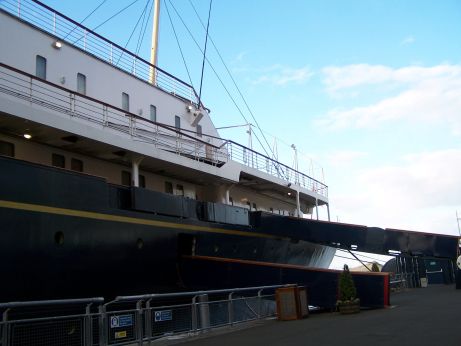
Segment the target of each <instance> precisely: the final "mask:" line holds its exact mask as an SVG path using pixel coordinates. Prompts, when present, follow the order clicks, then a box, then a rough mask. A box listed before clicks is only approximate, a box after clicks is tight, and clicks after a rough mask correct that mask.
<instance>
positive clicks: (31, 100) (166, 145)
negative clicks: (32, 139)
mask: <svg viewBox="0 0 461 346" xmlns="http://www.w3.org/2000/svg"><path fill="white" fill-rule="evenodd" d="M0 92H2V93H4V94H6V95H9V96H12V97H15V98H17V99H21V100H22V101H23V102H25V103H27V104H35V105H37V106H39V107H43V108H47V109H51V110H53V111H55V112H56V114H59V115H63V116H65V117H66V119H71V120H72V121H75V122H81V123H85V124H88V123H90V124H92V125H93V126H94V127H96V128H101V127H102V128H103V129H105V130H108V131H114V132H115V133H118V134H122V135H125V136H127V137H130V138H132V139H133V140H136V141H142V142H145V143H148V144H151V145H153V146H154V147H155V148H158V149H161V150H165V151H168V152H171V153H175V154H177V155H181V156H184V157H187V158H189V159H194V160H198V161H203V162H206V163H208V164H211V165H221V164H223V163H225V162H226V161H225V160H227V153H226V152H225V148H222V147H221V146H220V144H221V142H222V140H220V139H215V138H206V137H202V138H201V137H200V136H198V134H195V133H185V132H184V131H182V130H181V129H178V128H176V127H174V126H168V125H165V124H161V123H157V122H153V121H150V120H149V119H146V118H142V117H140V116H138V115H136V114H133V113H131V112H129V111H128V110H124V109H121V108H118V107H115V106H112V105H110V104H107V103H105V102H102V101H100V100H96V99H94V98H91V97H89V96H86V95H83V94H79V93H77V92H75V91H72V90H69V89H67V88H64V87H62V86H60V85H57V84H54V83H51V82H49V81H46V80H43V79H40V78H38V77H36V76H33V75H31V74H28V73H26V72H23V71H20V70H18V69H15V68H13V67H11V66H7V65H5V64H3V63H0ZM223 160H224V161H223Z"/></svg>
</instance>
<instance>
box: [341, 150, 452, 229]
mask: <svg viewBox="0 0 461 346" xmlns="http://www.w3.org/2000/svg"><path fill="white" fill-rule="evenodd" d="M460 176H461V149H449V150H441V151H434V152H425V153H420V154H413V155H407V156H404V157H402V158H401V160H400V162H399V164H398V165H392V166H390V165H389V166H382V167H377V168H372V169H367V170H364V171H362V172H361V173H359V174H357V175H356V176H354V177H353V176H351V177H350V178H351V180H352V181H350V186H354V190H355V191H354V192H350V191H347V192H344V194H343V195H342V196H341V195H336V196H333V197H332V199H333V201H332V206H334V207H335V208H337V211H335V212H334V213H333V215H335V213H337V214H339V215H340V219H341V221H343V222H352V223H354V222H355V223H360V224H367V225H369V226H371V225H375V226H380V227H388V228H391V227H394V228H399V229H411V230H415V231H425V232H434V233H448V234H456V232H457V230H456V219H455V216H454V215H455V210H456V208H459V207H461V204H460V203H461V202H460V197H459V196H461V184H459V177H460ZM345 189H346V190H347V188H345Z"/></svg>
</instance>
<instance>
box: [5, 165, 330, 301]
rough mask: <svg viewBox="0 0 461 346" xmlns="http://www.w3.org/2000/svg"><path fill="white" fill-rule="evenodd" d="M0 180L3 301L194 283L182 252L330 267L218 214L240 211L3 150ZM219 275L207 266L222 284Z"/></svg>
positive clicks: (310, 250) (321, 257)
mask: <svg viewBox="0 0 461 346" xmlns="http://www.w3.org/2000/svg"><path fill="white" fill-rule="evenodd" d="M0 186H1V189H0V218H1V225H2V226H1V232H0V277H1V278H2V285H0V301H11V300H31V299H56V298H76V297H85V296H104V297H113V296H116V295H126V294H140V293H146V292H162V291H172V290H182V289H190V288H193V287H192V286H195V285H196V282H195V280H194V281H191V280H184V279H183V277H185V276H187V277H188V278H190V277H194V273H191V272H187V273H184V270H189V269H185V268H188V267H184V266H182V265H181V263H182V262H181V261H182V259H183V258H185V257H188V256H194V255H201V256H214V257H219V258H232V259H244V260H252V261H262V262H274V263H291V264H300V265H311V264H312V263H314V262H312V261H313V260H314V261H315V263H316V264H317V265H318V264H319V263H322V261H323V262H324V266H328V264H329V262H330V261H331V258H332V257H333V254H334V250H333V249H329V248H326V247H323V246H321V245H315V244H312V243H308V242H304V241H296V242H294V241H291V240H290V239H287V238H280V237H274V236H271V235H266V234H264V233H261V232H260V231H258V230H256V229H254V228H253V227H252V225H251V223H250V222H249V221H248V224H247V225H245V224H243V223H244V222H242V219H241V218H240V219H238V220H237V221H236V222H237V223H238V224H235V223H234V224H232V223H226V222H216V220H217V219H219V220H222V221H228V222H231V221H232V220H234V219H235V215H231V216H219V215H218V214H219V213H218V209H219V208H221V207H219V206H215V211H214V213H213V214H210V212H209V210H210V206H207V205H203V204H201V203H200V202H196V201H191V200H186V199H184V198H182V197H173V196H169V195H164V194H159V193H155V194H152V192H148V193H147V195H146V193H145V191H146V190H144V191H143V190H142V189H136V188H131V189H130V188H126V187H120V186H112V185H110V184H107V183H106V181H105V180H104V179H101V178H98V177H92V176H88V175H84V174H79V173H74V172H69V171H65V170H61V169H55V168H50V167H45V166H40V165H35V164H31V163H27V162H23V161H18V160H14V159H9V158H0ZM139 193H140V194H139ZM155 204H158V205H159V209H156V208H155V207H152V210H151V211H148V209H149V208H151V207H150V206H152V205H155ZM160 206H161V208H160ZM165 206H170V207H171V208H170V209H168V208H167V209H165ZM175 206H176V207H175ZM178 206H182V207H178ZM162 208H163V209H162ZM140 210H142V211H140ZM159 210H160V211H163V213H162V214H163V215H161V214H159V213H158V211H159ZM165 210H166V211H169V214H170V215H166V213H165ZM233 211H234V212H235V211H236V210H235V208H234V209H233ZM237 212H238V210H237ZM175 214H176V215H175ZM223 215H227V214H225V213H224V214H223ZM226 217H228V218H229V220H227V219H226ZM207 219H211V220H213V221H207ZM197 274H199V273H197ZM220 274H221V273H220V272H216V273H208V275H209V276H210V278H212V279H211V280H212V281H214V282H215V284H216V285H218V283H220V282H222V277H221V276H220ZM200 275H203V273H200ZM261 275H264V273H263V272H261ZM271 275H272V274H271ZM265 280H266V281H269V282H270V281H274V282H275V281H278V280H277V278H275V277H274V278H271V277H267V278H265ZM208 281H209V280H207V282H208ZM244 281H245V280H243V281H242V279H239V281H238V282H235V284H234V283H232V282H228V285H230V286H233V285H242V284H244V283H245V282H244ZM210 286H212V285H211V284H210Z"/></svg>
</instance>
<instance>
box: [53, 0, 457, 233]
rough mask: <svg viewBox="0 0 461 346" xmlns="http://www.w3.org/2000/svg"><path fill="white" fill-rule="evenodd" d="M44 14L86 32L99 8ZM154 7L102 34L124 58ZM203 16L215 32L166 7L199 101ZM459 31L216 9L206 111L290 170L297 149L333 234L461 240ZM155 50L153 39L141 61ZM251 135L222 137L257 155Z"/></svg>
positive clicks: (381, 9) (384, 0)
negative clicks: (354, 231)
mask: <svg viewBox="0 0 461 346" xmlns="http://www.w3.org/2000/svg"><path fill="white" fill-rule="evenodd" d="M44 2H45V3H46V4H48V5H50V6H52V7H54V8H56V9H57V10H58V11H61V12H63V13H64V14H66V15H68V16H70V17H72V18H74V19H76V20H78V21H81V20H82V19H84V18H85V17H86V16H87V15H88V14H89V13H90V12H91V10H93V9H94V8H95V7H96V6H97V4H99V3H100V2H99V1H94V0H92V1H89V0H81V1H78V2H77V1H70V0H68V1H58V0H44ZM129 3H130V1H128V0H127V1H125V0H124V1H122V0H106V2H105V3H104V4H103V5H102V6H101V7H100V8H99V9H98V10H97V11H96V12H95V13H94V14H93V15H92V16H91V17H90V18H88V19H87V20H86V21H85V22H84V23H83V24H84V25H87V26H88V27H90V28H94V27H96V26H97V25H99V24H101V23H102V22H103V21H104V20H105V19H107V18H108V17H110V16H111V15H113V14H114V13H116V12H117V11H118V10H119V9H121V8H123V7H124V6H126V5H128V4H129ZM145 4H146V0H138V2H136V3H135V4H133V6H131V7H130V8H129V9H128V10H127V11H126V12H123V14H121V15H120V16H117V17H116V18H114V19H113V20H111V21H110V22H108V23H106V24H104V25H103V26H101V27H100V28H98V30H97V32H98V33H101V34H103V35H105V36H107V37H108V38H109V39H111V40H113V41H115V42H117V43H119V44H120V45H122V46H125V44H126V43H127V41H128V38H129V36H130V33H131V31H132V30H133V28H134V26H135V24H136V21H137V20H138V18H139V16H140V14H141V12H142V10H143V8H144V7H145ZM194 8H195V10H196V11H197V13H198V14H199V16H200V18H201V20H202V22H204V23H205V24H206V19H207V16H208V9H209V1H205V0H187V1H186V0H165V1H164V2H163V3H162V6H161V20H160V39H159V42H160V48H159V61H158V65H159V66H160V67H161V68H163V69H164V70H166V71H168V72H170V73H172V74H174V75H176V76H178V77H180V78H181V79H183V80H185V81H186V82H189V81H191V83H192V84H193V85H194V87H195V88H196V90H198V89H199V86H200V74H201V66H202V60H201V59H202V53H201V52H200V50H199V49H198V48H197V46H196V43H195V42H194V40H196V41H197V43H198V45H199V46H200V47H201V48H203V45H204V41H205V32H204V29H203V27H202V25H201V23H200V21H199V20H198V17H197V15H196V14H195V11H194ZM168 12H169V13H170V16H171V21H172V22H173V23H174V27H175V31H176V34H177V36H178V37H179V41H180V43H181V48H182V51H183V54H184V57H185V59H186V61H187V65H188V69H189V70H190V75H191V79H189V77H188V75H187V72H186V68H185V67H184V64H183V61H182V59H181V54H180V51H179V49H178V44H177V42H176V39H175V33H174V31H173V30H172V25H171V23H170V19H169V17H168ZM178 14H179V15H180V16H181V18H182V20H183V21H184V22H185V23H186V24H187V27H188V29H189V30H190V31H191V33H192V36H193V37H194V38H192V37H191V36H190V35H189V33H188V31H187V29H185V27H184V25H183V24H182V22H181V19H179V16H178ZM460 18H461V2H460V1H457V0H444V1H427V0H411V1H410V0H398V1H397V0H349V1H344V0H309V1H307V0H305V1H304V0H291V1H284V2H280V1H275V0H264V1H263V0H253V1H248V0H234V1H224V0H214V1H213V3H212V8H211V18H210V31H209V32H210V37H211V39H212V41H213V43H214V44H215V45H216V47H217V48H218V51H219V54H220V56H221V57H222V60H223V61H224V62H225V64H226V67H225V66H223V64H222V63H221V58H220V56H219V55H218V53H217V51H216V50H215V49H214V47H213V44H211V42H210V41H209V42H208V48H207V56H208V60H209V62H210V63H211V65H212V67H211V66H210V65H209V64H206V65H205V71H204V80H203V87H202V99H203V102H204V104H205V105H206V106H207V107H208V108H210V109H211V117H212V119H213V121H214V122H215V124H216V126H217V127H223V126H234V125H244V124H246V123H247V122H251V123H252V124H256V122H257V123H258V124H259V125H260V127H261V128H262V130H263V131H264V135H265V137H266V140H267V142H268V143H269V144H270V146H271V147H272V149H273V148H275V146H276V148H277V152H278V159H279V160H280V161H282V162H284V163H286V164H288V165H293V157H294V155H293V150H292V149H290V145H291V144H295V145H296V148H297V149H298V159H299V167H300V169H301V170H303V171H305V172H307V173H308V174H309V175H313V176H314V177H316V178H318V179H324V180H325V182H326V184H327V185H328V186H329V202H330V212H331V218H332V221H340V222H346V223H356V224H363V225H368V226H377V227H383V228H398V229H407V230H414V231H422V232H432V233H444V234H451V235H458V226H457V220H456V211H457V210H458V211H459V212H460V213H461V201H460V199H461V184H460V182H459V180H460V177H461V146H460V141H461V40H460V37H461V20H460ZM148 30H150V24H149V25H148ZM138 32H139V30H138V31H136V32H135V34H134V35H133V38H132V40H131V42H130V43H129V44H128V45H127V47H128V49H130V50H135V49H136V43H137V39H138V36H139V33H138ZM149 49H150V33H149V32H148V33H146V35H145V39H144V41H143V44H142V48H141V50H140V55H141V56H143V57H145V58H147V59H148V58H149V55H148V54H149ZM226 68H227V69H228V70H229V71H230V72H231V74H232V78H233V79H234V80H235V81H236V83H237V85H238V88H239V89H238V90H237V89H236V87H235V86H234V85H233V82H232V79H231V78H230V77H229V74H227V72H226ZM213 70H215V71H216V72H217V75H218V76H219V79H218V77H216V75H215V73H214V72H213ZM220 79H221V80H222V81H223V83H224V84H225V85H226V88H227V90H228V92H229V93H230V94H231V95H232V98H230V97H229V96H228V92H227V91H226V90H225V89H224V88H223V87H222V86H221V82H220ZM240 93H241V94H242V95H243V96H244V100H243V99H242V98H241V97H240ZM235 104H237V105H238V108H237V107H236V106H235ZM247 105H248V107H247ZM240 113H243V116H242V115H241V114H240ZM252 115H254V117H255V118H256V121H255V120H254V119H253V118H252ZM246 130H247V128H246V127H244V126H242V127H237V128H235V129H232V130H221V131H220V133H221V135H222V136H223V137H231V138H234V139H237V140H238V141H239V142H240V143H242V144H245V145H247V144H248V137H247V134H246ZM255 131H256V134H257V136H258V138H256V137H253V144H254V146H255V149H258V150H261V149H260V148H259V145H258V139H259V141H261V142H264V141H265V140H264V139H263V137H262V135H261V134H260V133H258V132H257V129H256V128H255ZM274 137H277V139H276V140H275V139H274ZM320 217H321V218H323V219H325V218H326V209H322V210H321V213H320Z"/></svg>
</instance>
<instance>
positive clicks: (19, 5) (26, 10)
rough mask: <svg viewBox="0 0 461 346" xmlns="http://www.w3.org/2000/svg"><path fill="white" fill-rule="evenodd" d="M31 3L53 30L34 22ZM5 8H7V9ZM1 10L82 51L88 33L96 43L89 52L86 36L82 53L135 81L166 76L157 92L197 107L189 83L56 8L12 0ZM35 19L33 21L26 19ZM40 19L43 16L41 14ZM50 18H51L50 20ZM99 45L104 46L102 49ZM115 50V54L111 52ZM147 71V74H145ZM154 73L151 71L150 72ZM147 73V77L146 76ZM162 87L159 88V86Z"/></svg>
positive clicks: (33, 0) (32, 0) (28, 0)
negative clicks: (77, 34) (76, 34)
mask: <svg viewBox="0 0 461 346" xmlns="http://www.w3.org/2000/svg"><path fill="white" fill-rule="evenodd" d="M31 3H34V4H35V5H37V6H39V8H40V10H41V12H39V13H40V14H42V13H43V14H52V17H53V26H52V30H51V28H49V27H47V26H45V25H43V23H42V22H41V20H43V19H37V18H38V16H37V15H35V12H34V10H35V9H31V7H27V5H30V4H31ZM8 5H9V6H10V7H8ZM0 10H3V11H4V12H6V13H9V14H10V15H13V16H15V17H17V18H20V19H21V20H23V21H26V22H28V23H30V24H32V25H34V26H37V27H38V28H39V29H40V30H42V31H45V32H47V33H48V34H51V35H53V36H55V37H57V38H59V39H61V40H63V41H66V42H67V43H69V44H70V45H72V46H73V47H76V48H79V49H81V47H79V46H78V45H77V44H76V43H77V42H79V41H81V40H82V39H83V38H84V36H85V35H88V34H90V35H91V36H93V37H94V38H95V39H96V41H95V42H94V43H93V44H94V46H92V47H93V49H91V50H90V49H88V48H89V42H87V41H90V37H86V36H85V44H84V47H83V48H84V49H83V50H84V51H86V52H89V53H91V54H92V55H94V56H96V57H97V58H99V59H102V60H104V61H106V62H109V63H110V64H111V65H114V66H116V67H117V68H120V69H122V70H124V71H125V72H128V73H130V74H132V75H134V76H135V77H137V78H141V79H143V80H144V81H149V78H150V75H151V73H160V75H159V77H160V79H161V78H163V77H165V78H167V80H165V81H164V84H161V83H159V82H157V83H156V86H157V87H159V88H160V89H163V90H166V91H168V92H170V93H173V95H176V96H180V97H181V98H185V99H187V100H190V101H191V102H194V103H195V104H197V105H198V95H197V93H196V91H195V89H194V88H193V87H192V86H191V85H190V84H188V83H186V82H184V81H182V80H181V79H179V78H177V77H175V76H173V75H172V74H170V73H168V72H166V71H164V70H163V69H161V68H159V67H157V66H155V65H153V64H151V63H150V62H148V61H146V60H145V59H143V58H141V57H139V56H137V55H136V54H134V53H132V52H130V51H129V50H127V49H125V48H123V47H121V46H120V45H118V44H116V43H114V42H112V41H110V40H108V39H107V38H105V37H103V36H101V35H99V34H98V33H96V32H94V31H93V30H91V29H89V28H87V27H85V26H84V25H82V24H80V23H78V22H76V21H75V20H73V19H71V18H69V17H67V16H66V15H64V14H62V13H60V12H59V11H56V10H55V9H53V8H51V7H49V6H47V5H45V4H44V3H42V2H40V1H38V0H18V1H12V0H3V1H0ZM27 15H29V16H30V17H34V18H35V21H34V20H33V19H31V18H29V17H27ZM42 17H45V16H44V15H42ZM49 19H51V17H50V18H49ZM58 19H61V20H62V22H59V21H58ZM58 26H59V28H62V27H63V26H67V27H68V28H67V29H68V30H67V31H60V30H59V28H58ZM77 28H78V29H80V30H81V31H82V32H83V35H82V36H81V37H80V38H78V39H77V40H75V41H74V42H71V40H70V39H71V38H74V32H75V31H76V29H77ZM101 43H102V44H103V46H101ZM101 47H102V48H107V51H106V50H104V51H101ZM114 49H115V51H114ZM124 55H127V56H128V58H129V59H130V61H127V60H126V59H125V58H123V61H121V60H122V57H123V56H124ZM117 58H118V60H117V63H114V59H117ZM131 60H132V61H133V64H134V65H133V67H132V66H131ZM122 63H125V66H122ZM136 64H141V65H140V66H137V65H136ZM136 68H142V69H144V74H145V75H144V76H140V74H139V73H136ZM146 69H147V71H146ZM152 71H154V72H152ZM146 74H147V75H146ZM168 79H171V80H173V81H174V82H176V83H179V84H180V85H182V86H183V87H184V88H185V89H184V91H180V92H179V93H178V90H177V89H176V88H171V86H169V83H170V82H169V81H168ZM160 84H161V85H160ZM192 95H193V96H194V99H192V98H191V96H192ZM198 106H199V107H202V108H205V107H204V105H203V104H202V103H200V105H198Z"/></svg>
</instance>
